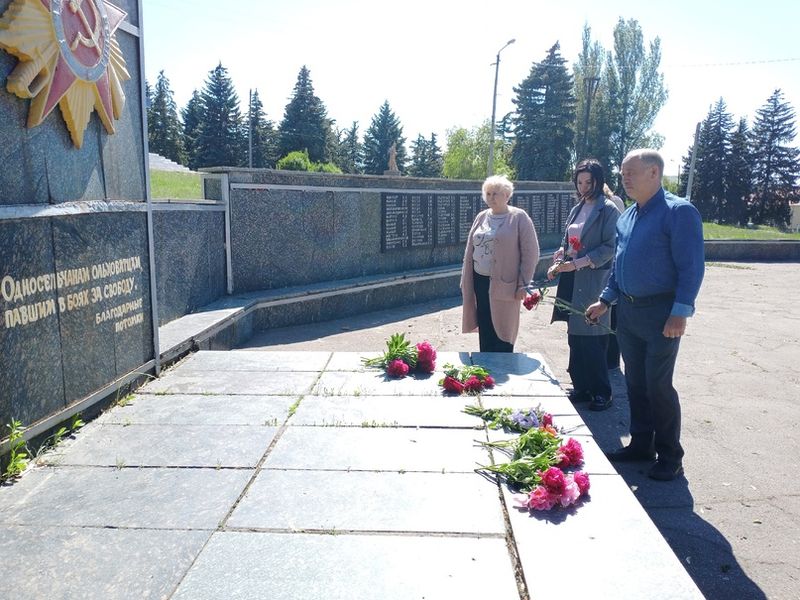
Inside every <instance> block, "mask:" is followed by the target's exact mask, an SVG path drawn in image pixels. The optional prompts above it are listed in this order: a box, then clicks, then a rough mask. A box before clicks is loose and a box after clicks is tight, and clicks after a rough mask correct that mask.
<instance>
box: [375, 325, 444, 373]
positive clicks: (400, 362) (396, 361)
mask: <svg viewBox="0 0 800 600" xmlns="http://www.w3.org/2000/svg"><path fill="white" fill-rule="evenodd" d="M361 362H362V363H364V365H366V366H368V367H380V368H381V369H383V370H385V371H386V374H387V375H388V376H389V377H396V378H398V379H402V378H403V377H405V376H406V375H408V374H409V373H410V372H411V370H412V369H418V370H420V371H422V372H423V373H433V371H434V370H435V369H436V349H435V348H434V347H433V346H431V344H430V342H421V343H419V344H417V345H412V344H411V342H410V341H408V340H407V339H406V336H405V334H403V333H394V334H392V335H391V336H389V339H388V340H387V341H386V352H384V353H383V354H381V355H380V356H378V357H376V358H362V359H361Z"/></svg>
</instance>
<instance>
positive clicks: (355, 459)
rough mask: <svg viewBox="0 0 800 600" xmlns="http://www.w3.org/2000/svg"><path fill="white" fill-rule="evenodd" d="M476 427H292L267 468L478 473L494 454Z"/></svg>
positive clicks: (267, 463) (283, 437)
mask: <svg viewBox="0 0 800 600" xmlns="http://www.w3.org/2000/svg"><path fill="white" fill-rule="evenodd" d="M476 439H482V440H485V439H486V435H485V433H484V432H483V431H480V430H475V429H415V428H406V427H404V428H393V427H344V428H343V427H301V426H298V427H289V428H288V429H286V431H285V432H284V433H283V435H282V436H281V438H280V439H279V440H278V442H277V443H276V444H275V447H274V448H273V450H272V451H271V452H270V455H269V457H268V458H267V460H266V461H265V463H264V466H265V467H267V468H271V469H337V470H342V471H344V470H351V469H353V470H362V471H431V472H467V473H471V472H472V471H474V469H475V466H476V464H488V461H489V454H488V452H487V451H486V450H485V449H483V448H482V447H481V446H480V445H479V444H478V443H477V442H476V441H475V440H476Z"/></svg>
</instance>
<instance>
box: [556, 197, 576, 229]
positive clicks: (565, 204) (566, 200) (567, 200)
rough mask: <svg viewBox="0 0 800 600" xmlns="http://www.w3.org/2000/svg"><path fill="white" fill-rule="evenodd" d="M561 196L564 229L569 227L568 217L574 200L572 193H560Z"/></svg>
mask: <svg viewBox="0 0 800 600" xmlns="http://www.w3.org/2000/svg"><path fill="white" fill-rule="evenodd" d="M559 196H560V202H559V203H560V205H561V231H564V229H566V227H567V219H568V218H569V213H570V211H571V210H572V206H573V202H572V194H564V193H562V194H559Z"/></svg>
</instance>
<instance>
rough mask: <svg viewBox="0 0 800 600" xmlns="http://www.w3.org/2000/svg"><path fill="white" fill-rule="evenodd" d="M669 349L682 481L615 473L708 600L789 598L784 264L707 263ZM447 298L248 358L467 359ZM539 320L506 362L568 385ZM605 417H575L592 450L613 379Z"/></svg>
mask: <svg viewBox="0 0 800 600" xmlns="http://www.w3.org/2000/svg"><path fill="white" fill-rule="evenodd" d="M706 266H707V268H706V277H705V281H704V283H703V287H702V289H701V291H700V296H699V298H698V301H697V314H696V315H695V316H694V317H693V318H692V319H691V320H690V321H689V326H688V330H687V334H686V336H685V338H684V340H683V342H682V345H681V352H680V355H679V357H678V365H677V372H676V377H675V381H676V387H677V389H678V391H679V393H680V394H681V404H682V408H683V438H682V439H683V443H684V446H685V448H686V457H685V462H684V464H685V468H686V477H685V479H681V480H679V481H675V482H672V483H668V484H663V483H656V482H652V481H650V480H649V479H648V478H647V477H646V475H645V473H646V471H645V469H644V468H643V467H642V466H640V465H633V466H622V467H621V468H620V473H621V475H622V476H623V478H624V479H625V481H626V482H627V483H628V485H629V487H630V488H631V489H632V490H633V491H634V493H635V494H636V496H637V497H638V499H639V501H640V502H641V503H642V505H643V506H644V508H645V509H646V510H647V513H648V514H649V516H650V517H651V518H652V519H653V521H654V522H655V524H656V525H657V526H658V528H659V530H660V531H661V533H662V534H663V535H664V536H665V537H666V539H667V541H668V542H669V544H670V546H671V547H672V549H673V550H674V552H675V554H676V555H677V556H678V558H679V559H680V561H681V562H682V564H683V565H684V566H685V567H686V569H687V570H688V572H689V574H690V575H691V576H692V578H693V579H694V581H695V582H696V583H697V585H698V586H699V587H700V589H701V591H702V592H703V594H704V595H705V596H706V597H707V598H709V599H719V600H729V599H732V598H735V599H737V600H740V599H742V600H744V599H750V598H753V599H759V598H765V597H767V598H770V599H776V600H795V599H796V598H800V479H799V478H798V477H797V476H796V474H797V473H798V472H799V471H800V436H799V435H798V426H800V366H799V365H800V312H798V305H797V292H798V290H800V265H798V263H707V265H706ZM458 302H459V299H458V298H451V299H447V300H444V301H441V302H436V303H430V304H427V305H418V306H410V307H408V308H407V309H404V310H392V311H384V312H382V313H372V314H367V315H363V316H361V317H358V318H353V319H345V320H341V321H331V322H329V323H320V324H316V325H313V326H304V327H292V328H286V329H283V330H276V331H272V332H265V333H263V334H261V335H259V336H257V337H254V338H253V339H252V340H251V342H250V344H249V345H250V346H251V347H254V348H255V347H264V348H266V349H269V350H278V349H329V350H337V349H347V348H352V347H359V348H364V349H367V350H377V349H379V348H380V347H381V345H382V344H383V340H384V339H385V338H386V337H388V334H390V333H392V332H394V331H404V332H408V333H409V335H410V336H411V337H412V338H413V339H429V340H430V341H431V342H432V343H433V344H435V345H437V346H438V347H440V348H442V349H444V350H448V351H468V350H472V349H475V348H476V347H477V345H478V341H477V335H462V334H461V333H460V315H461V312H460V307H459V305H458ZM548 309H549V307H547V306H542V307H540V308H539V309H537V310H536V311H532V312H530V313H524V314H523V315H522V330H521V332H520V338H519V341H518V343H517V345H516V350H517V351H519V352H539V353H541V354H542V355H543V357H544V359H545V361H546V362H547V364H548V365H549V366H550V367H551V368H552V370H553V372H554V374H555V376H556V378H557V379H559V380H561V381H563V382H568V381H569V376H568V375H567V373H566V366H567V352H566V346H567V343H566V327H565V326H564V325H563V324H561V323H557V324H554V325H549V320H550V312H549V310H548ZM612 383H613V386H614V394H615V397H616V403H615V406H614V407H613V408H612V409H610V410H608V411H606V412H603V413H592V412H590V411H588V410H586V409H585V408H584V407H583V406H580V407H579V409H578V410H579V413H580V415H581V416H582V417H583V419H584V421H585V422H586V423H587V424H588V426H589V427H590V428H591V431H592V434H593V435H594V437H595V439H596V440H597V441H598V443H599V444H600V446H601V447H603V448H614V447H617V446H618V445H619V444H620V442H621V440H624V439H625V437H624V433H625V431H626V427H627V422H628V410H627V406H626V405H627V402H626V397H625V390H624V380H623V378H622V377H621V375H620V374H619V373H616V374H615V376H614V378H613V380H612Z"/></svg>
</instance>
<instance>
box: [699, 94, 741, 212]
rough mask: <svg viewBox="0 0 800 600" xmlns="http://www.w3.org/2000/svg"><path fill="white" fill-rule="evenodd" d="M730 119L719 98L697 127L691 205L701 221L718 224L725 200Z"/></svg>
mask: <svg viewBox="0 0 800 600" xmlns="http://www.w3.org/2000/svg"><path fill="white" fill-rule="evenodd" d="M732 130H733V118H732V117H731V115H730V113H728V112H727V111H726V106H725V101H724V100H723V99H722V98H720V99H719V100H718V101H717V103H716V104H715V105H714V106H713V107H711V109H710V110H709V112H708V116H707V117H706V118H705V120H704V121H703V122H702V124H701V125H700V140H701V142H702V143H699V144H698V146H699V147H698V152H697V161H696V162H695V180H694V184H693V186H692V188H693V189H692V203H693V204H694V205H695V206H696V207H697V210H698V211H700V214H701V215H702V216H703V220H704V221H720V220H721V219H722V216H723V214H724V212H725V203H726V198H727V197H728V184H729V181H728V178H727V175H728V173H727V165H728V163H729V161H730V158H731V140H730V137H731V134H732Z"/></svg>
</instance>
